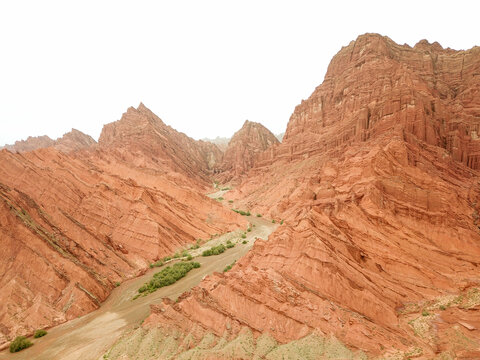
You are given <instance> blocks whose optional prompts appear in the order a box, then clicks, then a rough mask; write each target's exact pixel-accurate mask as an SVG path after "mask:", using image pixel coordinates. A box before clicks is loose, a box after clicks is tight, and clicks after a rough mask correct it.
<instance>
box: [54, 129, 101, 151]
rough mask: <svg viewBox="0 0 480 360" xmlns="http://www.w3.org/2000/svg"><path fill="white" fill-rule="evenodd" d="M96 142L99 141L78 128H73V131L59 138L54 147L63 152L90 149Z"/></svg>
mask: <svg viewBox="0 0 480 360" xmlns="http://www.w3.org/2000/svg"><path fill="white" fill-rule="evenodd" d="M96 144H97V142H96V141H95V140H94V139H93V138H92V137H91V136H90V135H86V134H84V133H83V132H81V131H79V130H77V129H72V131H70V132H68V133H66V134H64V135H63V136H62V137H61V138H58V139H57V140H56V141H55V145H54V147H55V148H56V149H57V150H60V151H62V152H70V151H78V150H83V149H88V148H90V147H92V146H94V145H96Z"/></svg>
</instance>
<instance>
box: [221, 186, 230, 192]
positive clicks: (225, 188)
mask: <svg viewBox="0 0 480 360" xmlns="http://www.w3.org/2000/svg"><path fill="white" fill-rule="evenodd" d="M230 189H231V188H230V187H224V188H221V189H220V190H222V191H225V190H230Z"/></svg>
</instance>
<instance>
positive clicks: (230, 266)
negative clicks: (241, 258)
mask: <svg viewBox="0 0 480 360" xmlns="http://www.w3.org/2000/svg"><path fill="white" fill-rule="evenodd" d="M236 262H237V260H235V261H234V262H232V263H231V264H230V265H227V266H225V269H223V272H227V271H228V270H231V269H232V267H233V265H235V263H236Z"/></svg>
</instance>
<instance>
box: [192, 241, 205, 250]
mask: <svg viewBox="0 0 480 360" xmlns="http://www.w3.org/2000/svg"><path fill="white" fill-rule="evenodd" d="M201 242H202V239H197V243H196V244H194V245H192V246H190V250H196V249H198V248H199V247H200V243H201Z"/></svg>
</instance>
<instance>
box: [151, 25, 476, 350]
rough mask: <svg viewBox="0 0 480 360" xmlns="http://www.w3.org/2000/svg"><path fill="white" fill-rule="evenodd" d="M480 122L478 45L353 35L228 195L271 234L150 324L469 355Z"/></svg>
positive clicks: (155, 315) (168, 305) (472, 334)
mask: <svg viewBox="0 0 480 360" xmlns="http://www.w3.org/2000/svg"><path fill="white" fill-rule="evenodd" d="M479 125H480V48H478V47H474V48H472V49H470V50H467V51H454V50H451V49H443V48H442V47H441V46H440V45H439V44H438V43H434V44H429V43H428V42H426V41H421V42H419V43H418V44H417V45H416V46H415V47H413V48H411V47H409V46H408V45H398V44H396V43H394V42H393V41H392V40H390V39H389V38H387V37H383V36H380V35H375V34H366V35H363V36H360V37H359V38H358V39H357V40H356V41H352V42H351V43H350V44H349V45H348V46H346V47H344V48H342V49H341V50H340V52H339V53H338V54H337V55H335V57H334V58H333V60H332V61H331V64H330V66H329V68H328V71H327V74H326V76H325V80H324V82H323V83H322V84H321V85H320V86H319V87H317V88H316V89H315V91H314V92H313V94H312V95H311V96H310V97H309V98H308V99H307V100H306V101H302V103H301V104H300V105H298V106H297V107H296V109H295V111H294V113H293V114H292V116H291V118H290V121H289V123H288V127H287V131H286V134H285V137H284V139H283V142H282V143H281V144H279V145H277V146H273V147H270V149H269V150H267V151H265V152H263V153H261V154H260V155H259V156H258V157H257V161H256V162H255V163H254V167H253V168H252V169H251V170H250V171H249V172H248V177H245V178H244V179H243V182H242V183H241V184H240V185H239V186H238V187H237V188H236V189H235V190H234V191H233V192H230V193H227V194H226V195H224V196H226V197H227V198H229V199H233V200H235V203H236V204H238V203H240V204H241V206H242V208H245V209H249V210H251V211H252V212H258V213H262V214H263V216H264V217H265V216H270V217H272V218H274V219H276V220H277V221H280V220H284V221H285V222H284V223H283V226H281V227H279V229H278V230H277V231H276V232H275V233H273V234H272V235H271V236H270V238H269V239H268V241H257V242H256V243H255V246H254V248H253V249H252V250H251V251H250V253H249V254H248V256H246V257H245V258H243V259H242V260H241V261H240V262H239V263H237V265H235V266H234V268H233V269H232V270H231V271H229V272H228V273H225V274H214V275H213V276H210V277H208V278H207V279H205V281H203V282H202V283H201V284H200V285H199V286H198V287H196V288H194V289H193V290H192V291H191V292H190V293H187V294H185V295H183V296H182V298H181V300H180V301H179V302H177V303H174V304H173V303H166V304H164V305H162V306H161V307H158V308H153V313H152V315H151V316H150V318H149V319H148V320H147V324H149V326H152V325H155V324H157V326H162V327H167V328H168V327H173V328H176V329H181V331H183V333H185V334H192V335H193V336H194V337H196V338H200V337H201V336H202V335H204V334H205V333H207V332H210V331H211V332H213V333H215V334H216V335H218V336H227V337H229V338H231V337H233V336H235V335H236V334H238V333H239V331H240V329H241V328H242V327H244V326H247V327H249V328H250V329H251V330H252V331H253V332H254V333H255V334H257V335H259V334H262V333H265V332H268V333H270V334H271V335H273V336H274V337H275V338H276V339H277V340H278V341H280V342H288V341H292V340H295V339H299V338H301V337H303V336H306V335H307V334H310V333H312V332H314V331H315V332H318V331H320V332H321V333H322V334H326V335H328V336H330V335H334V336H335V337H337V338H338V339H340V340H341V341H342V342H343V343H345V344H346V345H347V346H349V347H350V348H352V349H360V350H363V351H365V352H366V353H367V354H369V355H372V356H378V355H383V356H400V357H399V358H403V357H405V358H407V357H410V356H414V355H415V356H419V354H420V355H422V356H421V357H422V358H429V359H430V358H433V357H434V356H436V355H438V356H440V357H441V356H444V357H443V358H445V357H446V358H468V359H473V358H480V350H479V348H480V345H479V344H480V317H479V315H478V313H479V310H480V297H479V296H478V294H479V290H478V288H479V286H480V276H479V275H480V230H479V225H480V224H479V222H478V221H479V206H480V185H479V184H480V178H479V173H478V169H479V167H480V164H479V155H480V152H479V150H480V139H479V138H478V131H479ZM232 140H233V139H232ZM240 154H241V152H240ZM224 159H225V160H224V161H228V159H236V156H232V157H231V158H230V157H227V154H225V157H224ZM248 165H251V163H248ZM245 168H248V166H246V167H244V168H242V169H245ZM239 206H240V205H239ZM160 308H161V309H162V311H158V309H160ZM225 334H229V335H225ZM395 354H396V355H395ZM412 354H413V355H412Z"/></svg>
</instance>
